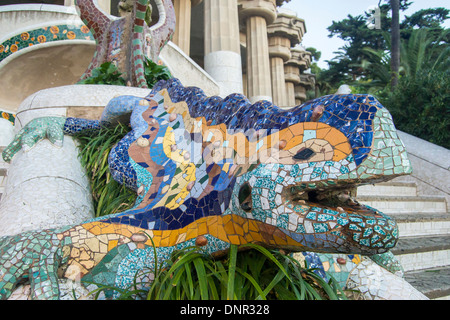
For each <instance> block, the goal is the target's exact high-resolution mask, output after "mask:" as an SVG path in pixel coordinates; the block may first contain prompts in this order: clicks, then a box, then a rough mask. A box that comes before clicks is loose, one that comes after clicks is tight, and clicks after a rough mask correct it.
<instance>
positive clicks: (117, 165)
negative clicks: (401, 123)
mask: <svg viewBox="0 0 450 320" xmlns="http://www.w3.org/2000/svg"><path fill="white" fill-rule="evenodd" d="M127 118H129V123H130V125H131V128H132V131H131V132H130V133H128V134H127V135H126V136H125V137H124V138H123V139H122V140H121V141H120V142H119V143H118V144H117V145H116V146H115V147H114V148H113V150H112V151H111V153H110V156H109V159H108V161H109V166H110V170H111V173H112V176H113V177H114V179H115V180H117V181H118V182H120V183H124V184H126V185H127V186H128V187H129V188H131V189H133V190H135V191H136V192H137V194H138V199H137V202H136V204H135V206H134V207H133V208H132V209H130V210H127V211H125V212H123V213H119V214H114V215H111V216H106V217H101V218H97V219H93V220H90V221H87V222H85V223H82V224H79V225H75V226H67V227H65V228H61V229H57V230H42V231H31V232H26V233H23V234H19V235H15V236H10V237H3V238H1V239H0V280H1V282H0V297H1V298H3V299H6V298H8V297H9V296H10V294H11V293H12V291H13V290H14V288H15V286H16V285H17V284H18V283H21V282H23V281H24V279H25V280H26V279H28V280H29V281H30V283H31V288H32V292H31V293H32V298H34V299H57V298H58V297H59V287H58V277H65V278H69V279H80V278H81V279H82V280H85V281H90V282H94V283H99V284H107V285H116V286H119V287H127V286H129V285H130V284H132V283H133V279H134V277H135V275H136V273H137V272H139V270H142V269H143V268H152V267H154V261H153V245H154V246H155V248H156V250H157V254H158V257H161V259H160V261H162V260H164V259H165V258H167V257H169V255H170V254H171V252H173V251H174V250H176V249H180V248H184V247H187V246H191V245H198V246H202V247H203V248H204V249H205V251H206V252H209V253H211V254H220V253H223V252H226V250H227V249H228V248H229V247H230V245H231V244H235V245H242V244H246V243H257V244H261V245H263V246H265V247H268V248H282V249H285V250H288V251H300V252H311V251H313V252H322V253H344V254H350V253H351V254H362V255H367V256H372V255H375V256H378V257H380V256H383V253H385V252H388V250H389V249H391V248H393V247H394V246H395V244H396V242H397V240H398V229H397V225H396V223H395V221H394V220H393V219H391V218H390V217H388V216H386V215H384V214H383V213H381V212H379V211H377V210H376V209H373V208H370V207H367V206H364V205H361V204H359V203H358V202H357V201H356V200H354V199H353V197H352V195H353V194H354V192H353V190H354V188H356V187H357V186H358V185H361V184H368V183H370V184H372V183H376V182H379V181H384V180H387V179H390V178H393V177H396V176H398V175H402V174H408V173H410V172H411V166H410V162H409V160H408V158H407V155H406V151H405V149H404V147H403V144H402V142H401V141H400V140H399V138H398V136H397V134H396V131H395V127H394V125H393V123H392V119H391V116H390V114H389V112H388V111H387V110H386V109H385V108H384V107H383V106H382V105H380V103H379V102H378V101H377V100H376V99H375V98H373V97H372V96H368V95H332V96H325V97H322V98H318V99H315V100H312V101H310V102H308V103H306V104H304V105H301V106H298V107H295V108H293V109H290V110H282V109H279V108H278V107H276V106H274V105H272V104H271V103H269V102H267V101H260V102H257V103H256V104H254V105H250V103H249V101H248V100H247V98H246V97H244V96H243V95H240V94H233V95H230V96H228V97H227V98H225V99H222V98H219V97H206V96H205V95H204V94H203V92H202V91H201V90H200V89H198V88H194V87H190V88H185V87H183V86H182V85H181V83H180V82H179V81H178V80H177V79H171V80H168V81H160V82H159V83H157V84H156V86H155V87H154V88H153V89H152V91H151V93H150V94H149V95H148V96H147V97H146V98H145V99H142V98H137V97H133V96H119V97H116V98H114V99H112V100H111V101H110V102H109V104H108V105H107V106H106V108H105V111H104V112H103V115H102V117H101V119H100V120H98V121H94V120H85V119H77V118H67V119H66V118H51V117H49V118H39V119H35V120H33V121H31V122H30V123H29V124H27V126H25V127H24V128H23V129H22V131H21V132H20V133H19V134H18V135H17V136H16V138H15V140H14V141H13V142H12V143H11V144H10V146H8V148H7V149H5V150H4V152H3V158H4V159H5V161H10V160H11V159H12V157H13V156H14V154H15V153H17V152H18V151H19V150H20V149H21V148H24V149H29V148H31V147H33V145H35V143H37V141H39V140H40V139H43V138H46V137H47V138H49V139H50V141H52V142H53V143H55V144H59V145H60V144H61V143H62V140H63V135H64V134H75V133H77V132H80V131H83V130H93V131H95V130H97V129H99V128H100V127H101V126H104V125H111V124H114V123H115V122H117V121H118V120H119V119H122V121H123V119H127ZM313 255H314V254H313ZM305 256H308V254H306V253H305Z"/></svg>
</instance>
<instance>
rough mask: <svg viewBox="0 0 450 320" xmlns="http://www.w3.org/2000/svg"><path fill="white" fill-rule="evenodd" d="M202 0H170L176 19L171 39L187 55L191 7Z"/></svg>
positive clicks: (188, 50) (189, 42)
mask: <svg viewBox="0 0 450 320" xmlns="http://www.w3.org/2000/svg"><path fill="white" fill-rule="evenodd" d="M202 1H203V0H172V2H173V7H174V9H175V17H176V21H177V25H176V28H175V33H174V34H173V40H172V41H173V43H175V44H176V45H177V46H178V47H179V48H180V49H181V50H183V52H184V53H186V54H187V55H189V52H190V49H191V8H192V7H194V6H196V5H198V4H199V3H201V2H202Z"/></svg>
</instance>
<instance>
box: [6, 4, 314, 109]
mask: <svg viewBox="0 0 450 320" xmlns="http://www.w3.org/2000/svg"><path fill="white" fill-rule="evenodd" d="M126 1H127V0H97V3H98V5H99V6H100V7H101V9H103V10H104V11H105V12H106V13H108V14H111V15H115V16H119V15H120V13H119V9H118V8H119V4H121V5H122V4H123V2H126ZM128 1H129V0H128ZM289 1H290V0H172V2H173V5H174V9H175V13H176V21H177V26H176V31H175V34H174V36H173V40H172V41H173V43H174V44H175V45H176V46H177V47H178V48H179V49H180V51H182V52H183V53H184V54H185V55H186V56H188V57H189V58H190V59H192V60H193V61H194V62H195V63H196V64H197V65H198V66H199V67H201V68H202V69H204V71H206V73H207V74H208V75H209V76H211V78H212V79H214V81H215V82H216V83H217V84H218V85H219V86H220V95H221V96H226V95H228V94H231V93H243V94H245V95H246V96H247V97H248V98H249V100H250V101H251V102H252V103H255V102H257V101H259V100H268V101H271V102H273V103H274V104H275V105H277V106H279V107H281V108H291V107H293V106H295V105H298V104H301V103H303V102H305V100H306V91H307V90H308V89H310V88H313V87H314V79H315V78H314V75H311V74H308V73H307V70H308V69H309V67H310V64H311V54H310V53H309V52H308V51H306V50H305V49H304V48H303V47H302V46H301V42H302V38H303V35H304V34H305V33H306V25H305V21H304V20H303V19H301V18H299V17H297V15H296V14H295V13H294V12H291V11H288V10H285V9H283V8H281V6H282V5H283V3H286V2H289ZM31 2H33V3H42V4H53V5H60V6H66V7H73V6H75V0H37V1H31ZM29 3H30V1H29V0H5V3H2V5H8V4H29ZM151 4H152V8H153V15H152V20H153V21H152V23H156V22H157V19H158V10H157V6H156V5H155V2H154V0H151Z"/></svg>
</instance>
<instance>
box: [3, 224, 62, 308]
mask: <svg viewBox="0 0 450 320" xmlns="http://www.w3.org/2000/svg"><path fill="white" fill-rule="evenodd" d="M61 260H62V246H61V241H60V240H59V239H58V238H57V237H56V235H55V233H53V232H51V231H49V230H47V231H41V232H34V231H33V232H27V233H24V234H20V235H16V236H11V237H3V238H0V299H1V300H6V299H8V298H9V296H10V295H11V294H12V293H13V291H14V289H15V288H16V286H17V285H18V284H21V283H24V282H26V281H29V282H30V284H31V298H32V299H33V300H41V299H42V300H55V299H58V298H59V285H58V276H57V269H58V266H59V265H60V263H61Z"/></svg>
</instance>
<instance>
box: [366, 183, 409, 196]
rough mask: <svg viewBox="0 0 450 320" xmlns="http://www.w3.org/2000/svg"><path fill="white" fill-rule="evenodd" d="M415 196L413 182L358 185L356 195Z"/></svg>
mask: <svg viewBox="0 0 450 320" xmlns="http://www.w3.org/2000/svg"><path fill="white" fill-rule="evenodd" d="M392 195H396V196H408V197H409V196H411V197H415V196H417V186H416V184H415V183H413V182H384V183H377V184H372V185H365V186H361V187H358V197H362V196H392Z"/></svg>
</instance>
